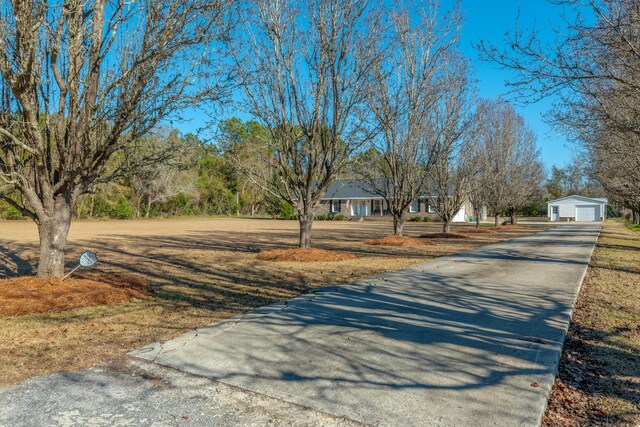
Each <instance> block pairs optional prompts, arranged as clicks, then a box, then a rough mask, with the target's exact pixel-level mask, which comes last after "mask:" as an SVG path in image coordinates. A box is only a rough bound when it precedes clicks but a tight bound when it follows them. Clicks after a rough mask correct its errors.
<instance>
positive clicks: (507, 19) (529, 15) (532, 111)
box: [173, 0, 573, 169]
mask: <svg viewBox="0 0 640 427" xmlns="http://www.w3.org/2000/svg"><path fill="white" fill-rule="evenodd" d="M453 2H454V0H443V3H444V5H445V6H447V5H450V4H453ZM462 8H463V12H464V15H465V25H464V28H463V33H462V49H463V50H464V52H465V54H466V55H467V57H468V58H470V59H471V60H472V61H473V65H474V68H475V70H476V78H477V79H478V83H477V87H478V92H479V95H480V96H481V97H484V98H495V97H497V96H500V95H506V93H507V91H508V88H507V87H506V86H505V80H508V79H509V77H510V76H511V75H512V74H511V72H510V71H508V70H501V69H500V68H499V67H497V66H496V65H494V64H489V63H482V62H481V61H480V60H479V57H478V52H477V51H476V50H475V49H474V48H473V44H474V43H477V42H478V41H479V40H486V41H489V42H492V43H497V44H501V42H502V41H503V40H504V38H505V34H506V33H507V32H508V31H510V30H513V29H514V28H515V22H516V17H517V16H518V8H520V21H519V25H520V27H521V28H528V29H530V28H532V27H535V28H536V29H537V30H538V31H539V32H540V36H541V37H543V38H544V37H545V36H551V30H550V29H551V26H552V25H556V26H558V25H560V24H561V20H560V13H561V12H562V9H561V8H559V7H558V6H555V5H552V4H551V3H550V2H548V1H547V0H462ZM552 102H553V99H546V100H543V101H541V102H538V103H536V104H532V105H526V106H520V105H516V109H518V111H519V112H520V113H521V114H522V115H523V116H524V117H525V119H526V121H527V123H528V124H529V125H530V126H531V127H532V128H533V129H534V131H535V132H536V134H537V136H538V147H539V148H540V150H541V154H542V159H543V161H544V163H545V165H546V166H547V168H548V169H550V168H551V166H553V165H555V166H564V165H566V164H568V163H570V162H571V158H572V156H573V146H572V144H571V143H570V142H568V141H567V139H566V138H565V137H564V136H563V135H562V134H559V133H558V132H556V131H555V130H553V129H552V128H551V127H550V126H549V125H547V124H546V123H545V122H544V120H543V117H544V115H545V113H547V112H548V111H549V110H550V108H551V104H552ZM184 115H185V116H186V117H185V118H186V119H188V121H187V122H185V123H180V124H178V123H174V124H173V125H174V126H175V127H177V128H178V129H179V130H180V131H181V132H183V133H189V132H192V133H196V132H198V130H199V129H202V128H204V127H205V126H206V123H207V121H208V120H207V118H206V117H205V115H204V114H203V113H198V112H188V113H187V112H185V113H184ZM227 115H228V116H229V117H231V116H234V115H235V116H240V117H244V116H245V115H244V114H242V113H241V112H239V111H238V112H234V111H229V112H227V113H226V114H224V116H227ZM219 118H220V117H219Z"/></svg>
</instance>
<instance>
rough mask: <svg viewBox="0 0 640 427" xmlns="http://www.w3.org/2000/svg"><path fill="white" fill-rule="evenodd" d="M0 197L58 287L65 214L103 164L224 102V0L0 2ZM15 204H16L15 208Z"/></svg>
mask: <svg viewBox="0 0 640 427" xmlns="http://www.w3.org/2000/svg"><path fill="white" fill-rule="evenodd" d="M1 8H2V10H1V11H0V14H1V15H0V75H1V77H0V86H1V87H0V90H1V97H2V99H1V102H2V109H1V112H0V193H1V194H7V193H3V192H2V190H3V189H5V190H6V189H7V188H12V189H15V190H17V191H18V192H19V194H20V195H21V196H22V197H21V199H22V200H15V199H13V198H10V197H7V196H6V195H5V196H1V197H2V198H3V199H4V200H6V201H7V202H8V203H10V204H11V205H13V206H14V207H16V208H18V209H20V210H21V211H22V212H23V214H24V215H27V216H29V217H30V218H32V219H33V220H34V221H35V222H36V223H37V225H38V231H39V235H40V260H39V264H38V275H40V276H48V277H60V276H62V274H63V269H64V250H65V246H66V242H67V235H68V232H69V227H70V220H71V212H72V208H73V206H74V203H75V202H76V200H77V199H78V197H79V196H80V195H82V194H83V193H86V192H87V191H89V190H90V189H91V187H92V186H94V185H95V184H96V183H99V182H104V181H108V180H109V179H111V177H112V176H113V174H115V173H116V172H117V170H118V168H115V170H111V171H109V173H108V174H105V169H104V167H105V164H106V163H107V161H108V160H109V159H110V158H112V156H113V155H114V154H115V153H118V152H123V151H124V150H126V148H127V147H128V146H130V144H131V142H132V141H135V140H137V139H139V138H140V137H141V136H142V135H144V134H146V133H147V132H148V131H149V130H151V129H152V128H154V127H155V126H156V125H157V124H158V123H159V122H160V121H161V120H163V119H165V118H167V117H169V116H171V115H174V114H175V113H177V112H179V111H181V110H183V109H184V108H186V107H190V106H193V105H194V103H197V102H200V101H203V100H213V101H215V100H217V99H218V98H219V97H220V96H221V95H223V94H224V91H223V90H222V89H223V87H222V85H221V83H222V82H223V80H220V79H217V78H215V77H219V76H214V74H215V72H216V71H217V70H218V69H219V68H218V64H216V63H215V61H214V60H215V59H216V58H217V55H216V52H215V49H216V46H217V39H218V38H219V37H221V36H223V35H224V31H225V27H226V25H227V23H226V22H225V20H226V14H225V13H226V9H227V5H226V3H225V1H224V0H217V1H215V0H214V1H204V0H158V1H136V2H133V1H127V0H65V1H37V0H21V1H14V2H10V1H3V2H2V6H1ZM22 201H24V203H22Z"/></svg>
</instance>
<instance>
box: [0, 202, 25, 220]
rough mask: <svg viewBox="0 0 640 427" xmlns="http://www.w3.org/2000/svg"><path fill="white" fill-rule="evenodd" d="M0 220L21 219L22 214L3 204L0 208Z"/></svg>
mask: <svg viewBox="0 0 640 427" xmlns="http://www.w3.org/2000/svg"><path fill="white" fill-rule="evenodd" d="M0 218H2V219H20V218H22V213H21V212H20V211H19V210H18V209H16V208H14V207H13V206H11V205H10V204H8V203H3V204H2V206H0Z"/></svg>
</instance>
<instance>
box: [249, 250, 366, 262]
mask: <svg viewBox="0 0 640 427" xmlns="http://www.w3.org/2000/svg"><path fill="white" fill-rule="evenodd" d="M256 258H258V259H259V260H261V261H293V262H338V261H347V260H351V259H356V258H357V256H356V255H354V254H352V253H350V252H343V251H326V250H324V249H313V248H311V249H303V248H292V249H271V250H268V251H264V252H260V253H259V254H258V255H257V256H256Z"/></svg>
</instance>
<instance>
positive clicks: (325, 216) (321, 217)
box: [316, 214, 329, 221]
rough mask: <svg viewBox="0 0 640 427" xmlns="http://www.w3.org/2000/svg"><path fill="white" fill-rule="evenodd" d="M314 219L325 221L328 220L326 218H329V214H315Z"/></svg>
mask: <svg viewBox="0 0 640 427" xmlns="http://www.w3.org/2000/svg"><path fill="white" fill-rule="evenodd" d="M316 219H317V220H318V221H326V220H328V219H329V215H325V214H322V215H318V216H316Z"/></svg>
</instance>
